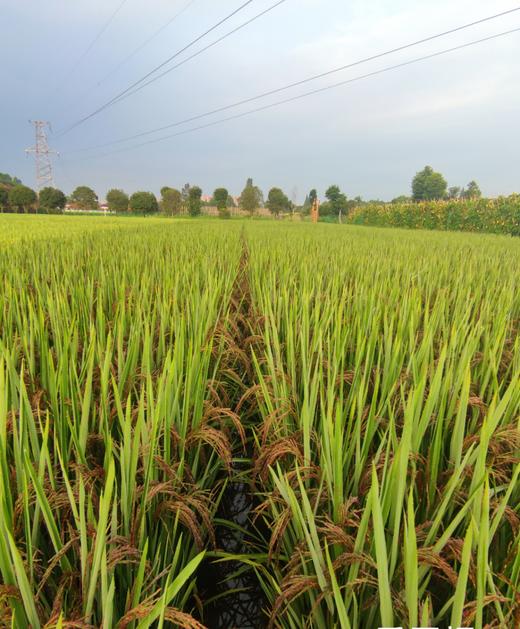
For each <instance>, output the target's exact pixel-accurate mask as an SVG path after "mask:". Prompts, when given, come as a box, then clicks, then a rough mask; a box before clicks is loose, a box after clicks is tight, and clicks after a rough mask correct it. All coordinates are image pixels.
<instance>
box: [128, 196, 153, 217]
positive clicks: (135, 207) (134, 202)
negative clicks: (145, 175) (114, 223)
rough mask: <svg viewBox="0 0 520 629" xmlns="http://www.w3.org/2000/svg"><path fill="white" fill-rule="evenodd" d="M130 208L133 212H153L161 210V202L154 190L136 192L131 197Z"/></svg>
mask: <svg viewBox="0 0 520 629" xmlns="http://www.w3.org/2000/svg"><path fill="white" fill-rule="evenodd" d="M130 209H131V210H132V212H142V213H143V214H152V213H153V212H157V211H158V210H159V204H158V203H157V199H156V198H155V194H153V193H152V192H134V194H133V195H132V196H131V197H130Z"/></svg>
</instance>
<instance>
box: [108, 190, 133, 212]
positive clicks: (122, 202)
mask: <svg viewBox="0 0 520 629" xmlns="http://www.w3.org/2000/svg"><path fill="white" fill-rule="evenodd" d="M107 203H108V209H109V210H110V211H111V212H127V211H128V195H127V194H126V192H124V191H123V190H120V189H119V188H112V190H109V191H108V192H107Z"/></svg>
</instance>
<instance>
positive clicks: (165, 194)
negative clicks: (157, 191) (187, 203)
mask: <svg viewBox="0 0 520 629" xmlns="http://www.w3.org/2000/svg"><path fill="white" fill-rule="evenodd" d="M160 205H161V210H162V211H163V212H164V213H165V214H167V215H168V216H175V215H176V214H180V213H181V210H182V194H181V192H180V191H179V190H176V189H175V188H169V187H168V186H165V187H164V188H161V203H160Z"/></svg>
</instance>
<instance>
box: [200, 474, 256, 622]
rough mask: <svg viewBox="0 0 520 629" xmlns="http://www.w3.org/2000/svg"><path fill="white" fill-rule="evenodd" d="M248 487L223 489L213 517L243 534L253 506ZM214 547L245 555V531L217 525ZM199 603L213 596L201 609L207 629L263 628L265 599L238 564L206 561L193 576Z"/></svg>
mask: <svg viewBox="0 0 520 629" xmlns="http://www.w3.org/2000/svg"><path fill="white" fill-rule="evenodd" d="M255 502H256V501H255V498H254V496H253V494H252V493H251V488H250V487H249V485H248V484H246V483H231V484H230V485H228V487H227V488H226V490H225V492H224V495H223V497H222V501H221V504H220V507H219V510H218V513H217V518H219V519H223V520H226V521H228V522H230V523H232V524H234V525H237V526H239V527H241V528H243V529H246V531H249V530H251V527H252V526H253V525H252V522H251V511H252V509H253V508H254V507H255V506H256V504H255ZM215 535H216V540H217V547H218V548H219V550H222V551H224V552H226V553H231V554H247V553H248V552H250V548H249V545H248V543H247V539H244V537H245V536H246V537H247V532H246V533H245V534H244V533H243V532H242V531H238V530H236V529H234V528H232V527H230V526H225V525H218V526H217V527H216V530H215ZM197 581H198V588H199V593H200V596H201V598H202V602H203V603H204V602H205V601H207V600H209V599H212V598H214V597H217V599H216V600H215V601H214V602H211V603H209V604H207V605H205V607H204V618H203V622H204V624H205V625H206V626H207V627H209V629H261V628H263V627H266V626H267V616H266V615H265V612H264V611H263V609H265V607H266V600H265V597H264V594H263V591H262V588H261V585H260V583H259V581H258V578H257V576H256V573H255V571H254V570H253V569H252V568H250V567H248V566H247V565H245V564H243V563H241V562H239V561H225V562H220V563H215V562H214V560H212V559H208V560H207V561H206V562H204V563H203V564H202V565H201V568H200V570H199V574H198V577H197Z"/></svg>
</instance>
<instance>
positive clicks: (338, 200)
mask: <svg viewBox="0 0 520 629" xmlns="http://www.w3.org/2000/svg"><path fill="white" fill-rule="evenodd" d="M325 196H326V197H327V201H328V202H329V205H330V213H331V214H333V215H334V216H341V214H343V212H346V210H347V197H346V195H345V194H343V192H341V190H340V189H339V186H330V187H329V188H328V189H327V191H326V192H325Z"/></svg>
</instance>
